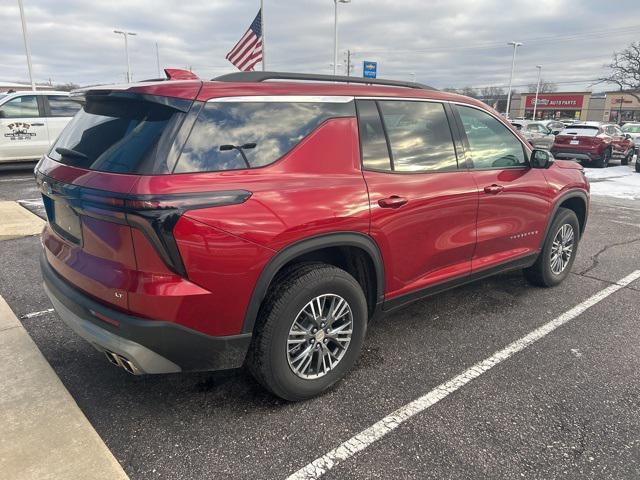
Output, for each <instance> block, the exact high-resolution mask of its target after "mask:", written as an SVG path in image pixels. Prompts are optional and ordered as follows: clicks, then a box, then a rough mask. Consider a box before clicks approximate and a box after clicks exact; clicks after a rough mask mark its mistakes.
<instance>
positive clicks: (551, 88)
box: [529, 79, 558, 93]
mask: <svg viewBox="0 0 640 480" xmlns="http://www.w3.org/2000/svg"><path fill="white" fill-rule="evenodd" d="M537 86H538V84H537V83H530V84H529V93H536V87H537ZM556 91H558V85H557V84H555V83H553V82H547V81H546V80H544V79H540V93H553V92H556Z"/></svg>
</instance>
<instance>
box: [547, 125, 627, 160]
mask: <svg viewBox="0 0 640 480" xmlns="http://www.w3.org/2000/svg"><path fill="white" fill-rule="evenodd" d="M634 151H635V144H634V143H633V140H632V139H631V135H629V134H625V133H624V132H623V131H622V130H621V129H620V127H619V126H618V125H614V124H612V123H610V124H600V123H598V122H591V123H576V124H575V125H571V126H569V127H567V128H565V129H564V130H562V132H560V133H559V134H558V135H556V139H555V142H554V144H553V146H552V147H551V153H552V154H553V156H554V157H555V158H564V159H575V160H578V161H582V162H586V163H593V164H595V166H596V167H600V168H606V167H607V166H609V162H610V161H611V159H612V158H619V159H620V162H621V163H622V165H628V164H629V162H630V161H631V160H632V159H633V154H634Z"/></svg>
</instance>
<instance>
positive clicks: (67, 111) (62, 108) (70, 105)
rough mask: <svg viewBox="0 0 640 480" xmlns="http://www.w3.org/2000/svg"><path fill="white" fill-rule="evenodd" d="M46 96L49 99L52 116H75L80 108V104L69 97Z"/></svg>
mask: <svg viewBox="0 0 640 480" xmlns="http://www.w3.org/2000/svg"><path fill="white" fill-rule="evenodd" d="M46 98H47V99H48V100H49V110H50V111H51V116H52V117H73V116H74V115H75V114H76V112H77V111H78V110H80V104H79V103H78V102H74V101H73V100H71V99H70V98H69V97H65V96H62V95H51V96H47V97H46Z"/></svg>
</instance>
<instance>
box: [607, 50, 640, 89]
mask: <svg viewBox="0 0 640 480" xmlns="http://www.w3.org/2000/svg"><path fill="white" fill-rule="evenodd" d="M600 81H601V82H604V83H614V84H616V85H618V87H619V88H620V90H625V89H626V90H634V91H638V90H640V42H631V45H629V46H628V47H627V48H625V49H624V50H622V51H621V52H613V58H612V59H611V63H610V64H609V74H608V75H607V76H606V77H603V78H601V79H600ZM628 93H629V95H631V96H633V97H635V98H637V99H638V100H640V96H639V95H638V94H636V93H633V92H628Z"/></svg>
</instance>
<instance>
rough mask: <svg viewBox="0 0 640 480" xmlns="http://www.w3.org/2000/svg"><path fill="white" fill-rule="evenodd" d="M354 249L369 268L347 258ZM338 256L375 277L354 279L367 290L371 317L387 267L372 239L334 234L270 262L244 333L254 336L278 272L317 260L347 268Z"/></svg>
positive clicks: (305, 243)
mask: <svg viewBox="0 0 640 480" xmlns="http://www.w3.org/2000/svg"><path fill="white" fill-rule="evenodd" d="M351 249H357V250H358V251H360V252H362V257H361V259H362V260H364V261H365V262H368V265H358V264H357V262H358V260H357V259H352V258H348V257H347V251H349V250H351ZM338 253H340V254H341V255H342V256H343V258H344V260H345V261H347V262H350V261H352V260H353V261H354V262H356V263H354V264H350V265H349V266H350V267H352V268H353V269H355V270H354V271H355V272H366V273H367V274H368V275H371V274H372V275H373V277H374V278H371V277H369V278H358V276H360V275H358V276H356V275H354V276H356V280H358V282H359V283H360V284H361V285H362V286H363V290H365V295H366V297H367V303H368V304H369V314H370V317H371V316H372V315H373V313H374V312H375V311H376V310H377V309H378V307H379V306H380V305H381V304H382V301H383V299H384V264H383V261H382V255H381V253H380V249H379V248H378V245H377V244H376V243H375V242H374V241H373V239H372V238H371V237H369V236H368V235H365V234H362V233H357V232H341V233H331V234H326V235H319V236H315V237H311V238H306V239H303V240H300V241H298V242H296V243H294V244H292V245H289V246H287V247H285V248H284V249H282V250H280V251H279V252H278V253H277V254H276V255H274V256H273V257H272V258H271V260H269V262H268V263H267V265H266V266H265V267H264V268H263V270H262V272H261V273H260V276H259V277H258V281H257V282H256V285H255V286H254V289H253V293H252V294H251V299H250V300H249V305H248V306H247V311H246V313H245V317H244V323H243V328H242V332H243V333H251V332H252V331H253V328H254V326H255V323H256V320H257V318H258V313H259V311H260V306H261V305H262V302H263V300H264V298H265V297H266V295H267V292H268V290H269V287H270V286H271V284H272V282H273V280H274V278H275V277H276V275H277V274H278V272H280V271H282V269H283V268H285V267H287V266H288V265H291V264H295V263H299V262H304V261H306V260H309V261H312V260H318V259H320V260H325V261H327V260H328V261H327V263H329V264H332V265H336V266H339V267H341V268H344V266H343V265H342V264H340V262H339V261H338V260H333V259H334V258H339V257H337V256H335V255H338ZM346 270H347V271H349V270H350V268H346ZM349 273H352V274H353V271H349ZM363 281H365V282H367V281H368V282H369V283H370V285H369V287H370V288H367V285H366V284H365V285H363ZM368 293H369V294H368Z"/></svg>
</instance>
